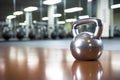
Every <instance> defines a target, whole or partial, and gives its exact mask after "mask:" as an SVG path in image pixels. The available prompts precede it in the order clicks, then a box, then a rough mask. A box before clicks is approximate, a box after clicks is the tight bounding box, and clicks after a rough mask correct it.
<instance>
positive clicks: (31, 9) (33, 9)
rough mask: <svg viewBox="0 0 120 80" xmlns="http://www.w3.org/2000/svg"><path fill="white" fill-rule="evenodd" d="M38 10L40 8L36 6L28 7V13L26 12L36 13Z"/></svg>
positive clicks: (26, 9)
mask: <svg viewBox="0 0 120 80" xmlns="http://www.w3.org/2000/svg"><path fill="white" fill-rule="evenodd" d="M36 10H38V8H37V7H34V6H30V7H27V8H25V9H24V11H26V12H32V11H36Z"/></svg>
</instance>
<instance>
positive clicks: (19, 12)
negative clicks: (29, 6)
mask: <svg viewBox="0 0 120 80" xmlns="http://www.w3.org/2000/svg"><path fill="white" fill-rule="evenodd" d="M22 14H23V12H22V11H16V12H14V13H13V15H16V16H17V15H22Z"/></svg>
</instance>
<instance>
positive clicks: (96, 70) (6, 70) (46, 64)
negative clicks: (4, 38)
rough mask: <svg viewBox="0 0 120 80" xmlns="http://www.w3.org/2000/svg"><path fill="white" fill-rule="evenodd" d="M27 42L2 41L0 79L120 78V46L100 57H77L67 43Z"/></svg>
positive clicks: (66, 79)
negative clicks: (95, 58)
mask: <svg viewBox="0 0 120 80" xmlns="http://www.w3.org/2000/svg"><path fill="white" fill-rule="evenodd" d="M26 42H32V41H26ZM26 42H11V41H10V42H1V43H0V80H120V75H119V74H120V50H107V49H106V50H104V51H103V54H102V56H101V57H100V58H99V59H98V60H97V61H77V60H75V59H74V58H73V56H72V55H71V52H70V50H69V48H68V47H67V43H66V46H63V44H61V43H60V42H59V44H58V43H57V42H54V43H51V45H50V43H49V44H47V42H46V44H45V45H48V47H45V46H43V47H40V46H37V47H36V46H33V45H32V43H31V44H29V45H25V44H26ZM67 42H68V41H67ZM18 43H19V44H18ZM35 43H36V41H33V44H34V45H35ZM68 43H69V42H68ZM115 43H116V42H115ZM3 44H5V45H3ZM13 44H14V45H13ZM22 44H23V46H22ZM27 44H28V43H27ZM55 44H56V45H55ZM18 45H19V46H18ZM30 45H31V46H30ZM36 45H41V44H36ZM58 45H59V47H58ZM50 46H51V47H50ZM53 46H54V47H53ZM61 47H62V48H61Z"/></svg>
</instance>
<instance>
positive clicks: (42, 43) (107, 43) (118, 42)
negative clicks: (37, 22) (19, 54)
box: [0, 38, 120, 50]
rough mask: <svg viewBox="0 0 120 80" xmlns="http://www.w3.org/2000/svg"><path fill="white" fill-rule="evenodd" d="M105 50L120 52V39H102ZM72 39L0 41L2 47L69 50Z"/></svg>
mask: <svg viewBox="0 0 120 80" xmlns="http://www.w3.org/2000/svg"><path fill="white" fill-rule="evenodd" d="M102 40H103V44H104V50H120V38H113V39H102ZM71 41H72V39H63V40H58V39H57V40H32V41H31V40H22V41H18V40H10V41H3V40H2V41H0V46H31V47H43V48H44V47H45V48H69V47H70V42H71Z"/></svg>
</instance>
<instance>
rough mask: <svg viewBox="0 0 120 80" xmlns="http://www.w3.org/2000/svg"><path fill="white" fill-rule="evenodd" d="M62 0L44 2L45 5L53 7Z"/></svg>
mask: <svg viewBox="0 0 120 80" xmlns="http://www.w3.org/2000/svg"><path fill="white" fill-rule="evenodd" d="M60 2H61V0H46V1H43V4H45V5H53V4H57V3H60Z"/></svg>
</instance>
